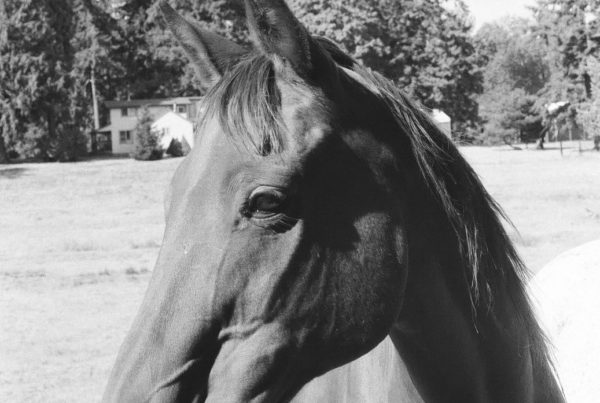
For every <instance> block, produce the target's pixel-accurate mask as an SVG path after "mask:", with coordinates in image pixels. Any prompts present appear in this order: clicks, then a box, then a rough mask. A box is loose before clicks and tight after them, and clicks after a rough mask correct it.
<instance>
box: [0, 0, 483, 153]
mask: <svg viewBox="0 0 600 403" xmlns="http://www.w3.org/2000/svg"><path fill="white" fill-rule="evenodd" d="M156 3H157V2H156V1H154V0H129V1H110V0H0V27H1V34H0V57H1V61H0V65H1V66H2V67H1V68H2V70H1V72H0V86H1V87H0V108H1V110H0V139H1V140H0V160H6V159H7V157H10V156H16V155H17V154H18V155H21V156H27V157H37V158H40V159H44V160H56V159H60V160H72V159H76V158H77V157H78V156H79V155H81V154H82V153H83V152H84V146H85V141H86V135H87V134H88V133H89V132H90V131H91V130H92V129H93V128H94V126H95V124H96V125H97V124H104V123H106V122H105V115H106V111H103V110H102V107H101V114H100V117H99V120H100V122H97V123H95V122H94V119H95V118H94V113H93V93H94V92H95V93H96V95H97V100H98V103H99V104H100V105H102V102H103V101H104V100H111V99H129V98H132V99H133V98H145V97H167V96H191V95H199V94H201V93H202V86H201V83H198V82H196V81H195V78H194V75H193V72H192V69H191V68H190V67H189V66H188V65H187V61H186V60H187V59H186V58H185V56H184V55H183V52H182V50H181V48H179V47H178V46H177V45H176V44H175V43H174V40H173V38H172V36H171V35H170V34H169V32H167V31H166V30H165V27H164V26H163V22H162V19H161V18H160V16H159V13H158V10H157V7H156V6H157V4H156ZM443 3H445V2H442V1H439V0H425V1H407V0H401V1H398V0H361V1H359V0H292V1H290V5H291V6H292V7H293V8H294V9H295V10H296V12H297V13H298V15H299V16H300V18H301V19H302V21H303V22H304V23H306V24H307V26H308V27H309V29H310V30H311V31H312V32H314V33H315V34H319V35H326V36H329V37H331V38H333V39H334V40H336V41H337V42H338V43H340V44H341V45H342V46H343V47H344V48H345V49H347V50H348V51H349V52H350V53H351V54H352V55H353V56H355V57H356V58H358V59H360V60H362V61H363V62H364V63H365V64H367V65H369V66H372V67H373V68H375V69H377V70H380V71H382V72H383V73H385V74H386V75H388V76H389V77H391V78H393V79H395V80H397V82H398V85H400V86H401V87H403V88H404V89H405V90H406V91H407V92H409V93H411V94H413V95H414V96H416V97H417V98H418V99H419V100H421V101H422V102H423V103H424V104H426V105H427V106H428V107H431V108H433V107H435V108H440V109H443V110H445V111H446V112H447V113H448V114H449V115H451V116H452V117H453V118H454V120H455V122H456V125H457V127H459V125H465V127H466V126H469V125H472V124H475V123H476V121H477V103H476V100H475V97H476V95H477V94H478V93H479V92H480V91H481V88H482V74H481V71H480V69H479V67H478V64H477V55H476V51H475V48H474V46H473V38H472V36H471V34H470V32H471V24H470V23H469V18H468V13H467V11H466V8H465V6H464V4H463V3H462V1H460V0H459V1H456V2H455V5H454V6H452V7H443V6H442V4H443ZM172 4H173V6H174V7H175V8H177V10H178V11H180V12H181V13H182V14H184V15H187V16H189V17H191V18H193V19H195V20H198V21H201V22H202V23H203V24H205V25H207V26H209V27H210V28H211V29H213V30H215V31H217V32H219V33H221V34H223V35H225V36H227V37H230V38H234V39H235V40H237V41H240V42H247V41H248V33H247V31H246V28H245V19H244V12H243V2H242V1H241V0H211V1H196V0H177V1H172Z"/></svg>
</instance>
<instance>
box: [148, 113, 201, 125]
mask: <svg viewBox="0 0 600 403" xmlns="http://www.w3.org/2000/svg"><path fill="white" fill-rule="evenodd" d="M171 117H173V118H176V119H179V120H183V121H186V122H188V123H192V121H191V120H189V119H187V118H185V117H183V116H181V115H180V114H179V113H175V112H173V111H169V112H167V113H164V114H162V115H161V116H160V117H159V118H158V119H156V120H155V121H154V123H152V126H156V125H160V124H161V123H162V122H161V121H162V120H165V119H168V118H171Z"/></svg>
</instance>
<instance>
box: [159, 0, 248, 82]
mask: <svg viewBox="0 0 600 403" xmlns="http://www.w3.org/2000/svg"><path fill="white" fill-rule="evenodd" d="M159 6H160V10H161V12H162V14H163V17H164V19H165V21H166V23H167V26H168V27H169V29H170V30H171V31H173V34H174V35H175V37H176V38H177V40H178V41H179V43H180V44H181V46H183V48H184V50H185V51H186V53H187V55H188V57H189V58H190V59H191V61H192V63H193V64H194V67H195V68H196V71H197V72H198V74H199V75H200V77H199V79H200V82H201V83H202V85H203V86H205V87H206V88H210V87H212V86H213V85H214V84H215V83H216V82H217V81H219V79H220V78H221V76H222V75H223V73H224V72H225V71H226V70H227V69H229V68H230V67H231V66H232V65H233V64H235V63H236V62H237V61H238V60H239V59H240V58H241V57H242V56H243V55H245V54H246V53H247V51H246V49H244V48H243V47H241V46H240V45H238V44H237V43H235V42H232V41H230V40H228V39H226V38H223V37H222V36H220V35H217V34H215V33H212V32H209V31H205V30H203V29H201V28H199V27H198V26H196V24H194V23H192V22H190V21H188V20H187V19H185V18H183V17H182V16H181V15H179V14H178V13H177V12H176V11H175V10H173V8H171V6H170V5H169V4H168V3H167V2H166V0H163V1H161V2H160V3H159Z"/></svg>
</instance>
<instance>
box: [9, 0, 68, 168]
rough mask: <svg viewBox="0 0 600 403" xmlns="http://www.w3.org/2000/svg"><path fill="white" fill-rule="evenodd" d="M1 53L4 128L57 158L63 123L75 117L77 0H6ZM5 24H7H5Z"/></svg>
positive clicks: (42, 153)
mask: <svg viewBox="0 0 600 403" xmlns="http://www.w3.org/2000/svg"><path fill="white" fill-rule="evenodd" d="M2 9H3V11H4V13H3V14H4V16H3V19H4V20H5V21H3V23H6V26H5V27H4V28H3V30H4V33H3V35H2V38H1V40H2V42H1V43H0V57H1V63H2V66H3V68H2V70H1V73H0V82H1V83H2V87H1V91H0V106H1V108H2V110H3V113H2V115H3V117H2V119H1V121H0V132H1V134H2V138H3V140H4V142H5V143H6V144H8V145H12V144H14V143H16V142H19V141H24V142H27V143H30V145H31V147H30V149H32V150H35V151H36V152H37V154H38V155H39V156H40V157H41V158H43V159H47V160H49V159H54V158H56V155H55V153H54V148H55V145H56V142H57V140H58V138H59V136H65V135H67V134H66V133H60V132H59V131H60V123H61V122H63V121H69V120H71V119H70V118H71V116H70V114H71V111H70V110H69V95H70V92H71V90H72V87H73V81H72V77H71V75H70V72H71V69H72V66H73V57H74V50H73V47H72V44H71V42H70V40H71V38H72V36H73V29H74V15H73V2H72V1H71V0H52V1H51V0H39V1H33V0H26V1H19V2H17V1H15V0H4V1H3V6H2ZM3 25H4V24H3Z"/></svg>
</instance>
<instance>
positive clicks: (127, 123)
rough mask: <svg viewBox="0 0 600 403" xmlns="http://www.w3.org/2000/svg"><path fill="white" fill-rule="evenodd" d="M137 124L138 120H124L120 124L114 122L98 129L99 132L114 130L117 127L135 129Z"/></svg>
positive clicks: (119, 128)
mask: <svg viewBox="0 0 600 403" xmlns="http://www.w3.org/2000/svg"><path fill="white" fill-rule="evenodd" d="M136 125H137V121H136V120H123V121H122V122H121V123H120V124H119V125H118V126H114V125H113V124H112V123H111V124H109V125H108V126H104V127H101V128H100V129H98V130H97V132H98V133H105V132H112V131H113V130H115V129H118V130H133V129H135V126H136Z"/></svg>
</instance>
